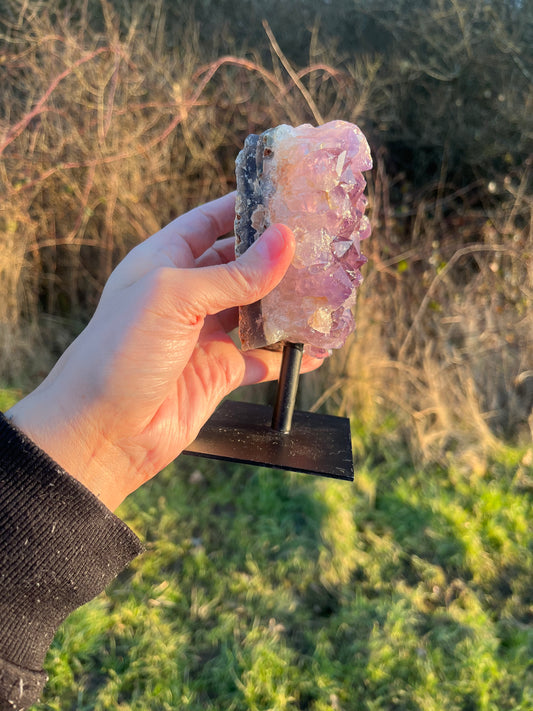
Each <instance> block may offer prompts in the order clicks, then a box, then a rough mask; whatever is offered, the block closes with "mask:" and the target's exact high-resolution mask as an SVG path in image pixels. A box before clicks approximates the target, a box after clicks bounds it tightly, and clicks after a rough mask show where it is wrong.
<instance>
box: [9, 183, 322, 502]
mask: <svg viewBox="0 0 533 711" xmlns="http://www.w3.org/2000/svg"><path fill="white" fill-rule="evenodd" d="M233 216H234V196H233V195H227V196H225V197H223V198H220V199H219V200H215V201H213V202H211V203H208V204H207V205H204V206H202V207H199V208H196V209H195V210H192V211H191V212H189V213H187V214H185V215H183V216H182V217H179V218H178V219H177V220H174V222H172V223H171V224H169V225H167V227H165V228H164V229H162V230H161V231H160V232H158V233H157V234H155V235H153V236H152V237H150V238H149V239H147V240H146V241H145V242H143V243H142V244H140V245H139V246H138V247H136V248H135V249H133V250H132V251H131V252H130V254H129V255H128V256H127V257H126V258H125V259H124V260H123V261H122V262H121V263H120V264H119V265H118V267H117V268H116V269H115V271H114V272H113V274H112V275H111V277H110V278H109V280H108V282H107V284H106V286H105V288H104V291H103V293H102V297H101V300H100V303H99V305H98V308H97V309H96V311H95V314H94V316H93V318H92V319H91V321H90V323H89V324H88V326H87V327H86V329H85V330H84V331H83V332H82V333H81V334H80V336H79V337H78V338H77V339H76V340H75V341H74V342H73V343H72V344H71V346H70V347H69V348H68V349H67V350H66V351H65V353H64V354H63V355H62V357H61V358H60V359H59V361H58V362H57V364H56V365H55V367H54V368H53V369H52V371H51V372H50V374H49V375H48V377H47V378H46V379H45V380H44V381H43V383H42V384H41V385H40V386H39V387H38V388H37V389H36V390H34V391H33V392H32V393H30V394H29V395H28V396H27V397H25V398H24V399H23V400H21V401H20V402H19V403H17V404H16V405H15V406H14V407H12V408H11V410H9V411H8V412H7V413H6V414H7V416H8V417H10V418H11V420H12V422H13V423H14V424H15V425H16V426H18V427H19V428H20V429H21V430H22V431H23V432H25V433H26V434H27V435H28V436H29V437H30V438H31V439H32V440H33V441H34V442H35V443H36V444H38V445H39V446H40V447H41V449H43V450H44V451H45V452H47V453H48V454H49V455H50V456H51V457H52V458H53V459H54V460H55V461H56V462H57V463H58V464H60V465H61V466H62V467H63V468H64V469H65V470H66V471H67V472H68V473H69V474H70V475H71V476H73V477H75V478H76V479H78V480H79V481H80V482H81V483H82V484H84V485H85V486H86V487H87V488H88V489H89V490H91V491H92V492H93V493H94V494H95V495H96V496H97V497H98V498H99V499H100V500H101V501H102V502H103V503H104V504H105V505H106V506H107V507H108V508H109V509H111V510H114V509H116V508H117V506H118V505H119V504H120V503H121V502H122V501H123V500H124V498H125V497H126V496H127V495H128V494H130V493H131V492H133V491H134V490H135V489H137V488H138V487H139V486H141V485H142V484H143V483H144V482H146V481H147V480H148V479H150V478H151V477H153V476H155V475H156V474H157V473H158V472H159V471H161V469H163V468H164V467H165V466H166V465H167V464H169V463H170V462H171V461H173V460H174V459H175V458H176V457H177V456H178V455H179V454H180V452H182V451H183V450H184V449H185V448H186V447H187V445H188V444H190V443H191V442H192V441H193V440H194V438H195V437H196V435H197V433H198V431H199V430H200V428H201V427H202V425H203V424H204V423H205V421H206V420H207V419H208V418H209V416H210V415H211V414H212V412H213V411H214V410H215V408H216V407H217V405H218V404H219V403H220V401H221V400H222V399H223V398H224V397H225V396H226V395H227V394H229V393H230V392H231V391H233V390H234V389H235V388H236V387H238V386H240V385H249V384H252V383H258V382H262V381H266V380H272V379H275V378H277V377H278V374H279V365H280V360H279V359H280V356H279V354H277V353H274V352H271V351H267V350H253V351H248V352H243V351H242V350H241V349H240V348H239V347H238V346H237V345H235V343H234V341H233V340H232V339H231V338H230V336H229V335H228V333H229V332H230V331H231V330H232V329H234V328H235V326H236V325H237V317H238V316H237V311H238V309H237V307H238V306H239V305H244V304H249V303H252V302H254V301H256V300H258V299H260V298H262V297H263V296H265V295H266V294H267V293H268V292H269V291H271V289H272V288H273V287H274V286H275V285H276V284H277V283H278V282H279V281H280V279H281V278H282V276H283V274H284V273H285V271H286V269H287V267H288V265H289V264H290V261H291V259H292V256H293V254H294V237H293V235H292V232H291V231H290V230H289V229H288V228H287V227H285V226H283V225H275V226H272V227H270V228H269V229H268V230H267V231H265V233H264V234H263V236H262V237H261V239H260V240H258V241H257V242H256V243H255V245H254V246H253V247H252V248H251V249H249V250H248V251H247V252H246V253H245V254H244V255H243V256H242V257H240V258H239V259H238V260H235V259H234V256H233V254H234V246H233V238H226V239H217V238H218V237H220V236H221V235H224V234H227V233H228V232H230V231H231V229H232V224H233ZM319 364H320V361H319V360H317V359H312V358H309V357H306V356H304V361H303V365H302V370H303V371H308V370H312V369H314V368H316V367H317V366H318V365H319Z"/></svg>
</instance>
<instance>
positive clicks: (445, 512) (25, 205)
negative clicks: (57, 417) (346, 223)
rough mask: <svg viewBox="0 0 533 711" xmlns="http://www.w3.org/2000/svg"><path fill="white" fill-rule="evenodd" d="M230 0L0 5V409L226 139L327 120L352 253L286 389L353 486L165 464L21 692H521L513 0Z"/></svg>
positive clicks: (205, 187)
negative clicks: (339, 341) (125, 555)
mask: <svg viewBox="0 0 533 711" xmlns="http://www.w3.org/2000/svg"><path fill="white" fill-rule="evenodd" d="M236 7H237V6H236V5H235V3H234V2H230V1H229V0H227V1H226V0H223V1H222V0H221V2H218V3H212V2H210V0H202V1H201V2H200V0H198V1H196V2H192V3H175V2H172V3H170V2H166V1H165V0H158V2H157V3H155V4H149V5H146V3H144V4H143V3H137V2H135V1H134V2H132V3H128V4H127V7H126V4H124V3H122V2H118V0H117V2H112V1H111V0H86V1H84V2H83V3H76V2H73V3H71V2H69V0H65V1H63V0H55V1H53V2H47V3H43V2H40V0H0V78H1V81H2V86H3V90H4V94H3V101H2V102H1V103H0V284H1V294H0V363H1V368H0V408H1V409H7V408H8V407H9V406H10V405H11V404H12V403H13V402H14V401H15V400H16V399H18V398H19V397H20V396H21V395H22V394H23V393H24V392H25V391H27V390H28V389H29V388H31V387H33V386H34V385H35V384H36V383H37V382H39V380H40V378H41V377H42V376H43V375H44V374H45V373H46V371H47V370H48V368H49V366H50V364H51V362H53V358H54V356H56V355H57V354H58V353H59V352H60V351H62V350H63V349H64V348H65V346H66V345H67V343H68V341H69V339H70V338H71V337H72V335H73V334H74V333H76V332H77V331H79V329H80V328H81V327H82V326H83V324H84V323H85V322H86V320H87V318H88V316H89V314H90V313H91V312H92V310H93V309H94V306H95V304H96V303H97V300H98V297H99V294H100V292H101V289H102V286H103V284H104V283H105V280H106V278H107V276H108V274H109V272H110V270H111V269H112V268H113V266H114V264H116V262H117V261H118V260H119V259H120V258H121V257H122V256H123V255H124V254H125V253H126V252H127V251H128V249H129V248H130V247H131V246H132V245H134V244H136V243H138V242H139V241H140V240H142V239H144V238H145V237H146V236H147V235H148V234H150V233H152V232H154V231H156V230H157V229H158V228H159V227H160V226H162V225H163V224H165V223H166V222H167V221H168V220H170V219H171V218H172V217H174V216H175V215H176V214H179V213H181V212H183V211H184V210H186V209H188V208H189V207H191V206H193V205H196V204H198V203H201V202H203V201H205V200H208V199H210V198H212V197H215V196H218V195H220V194H222V193H225V192H227V191H228V190H229V189H231V188H232V187H233V186H234V176H233V163H234V158H235V155H236V153H237V151H238V150H239V148H240V146H241V145H242V141H243V139H244V137H245V136H246V135H247V134H248V133H250V132H252V131H262V130H264V129H265V128H266V127H268V126H271V125H276V124H278V123H282V122H288V123H293V124H297V123H302V122H304V121H315V122H319V123H320V122H322V121H327V120H330V119H333V118H342V119H346V120H350V121H355V122H356V123H359V124H360V125H361V127H362V128H363V130H364V131H365V133H366V134H367V135H368V137H369V140H370V143H371V147H372V151H373V154H374V159H375V169H374V170H373V171H372V173H371V174H369V175H368V176H367V177H368V193H369V201H370V216H371V220H372V226H373V234H372V237H371V239H370V240H368V243H367V244H366V245H365V254H366V255H367V256H368V257H369V262H368V264H367V265H366V271H365V282H364V285H363V287H362V289H361V291H360V294H359V297H358V304H357V314H356V318H357V323H358V332H357V334H356V335H355V336H354V337H353V338H350V340H349V341H348V343H347V344H346V346H345V348H344V349H342V351H341V352H339V353H338V354H336V355H335V356H334V357H333V358H332V359H331V360H330V362H329V365H328V367H327V368H323V369H322V371H321V374H318V375H316V374H313V375H309V376H306V380H305V384H304V385H303V386H302V387H301V388H300V399H301V406H303V407H304V408H306V409H314V410H317V409H320V410H324V411H328V412H332V413H339V414H344V415H346V416H348V417H350V419H351V421H352V432H353V444H354V451H355V453H356V460H357V477H356V481H355V483H354V484H353V485H350V484H346V483H335V482H331V481H326V480H324V481H322V480H318V479H313V478H307V477H305V476H303V475H299V476H298V475H292V474H286V473H285V474H281V473H279V472H271V471H265V470H258V469H254V468H244V467H240V466H230V465H222V464H216V463H213V462H205V461H202V460H195V459H187V458H182V459H180V460H178V462H177V463H175V464H174V465H173V466H172V467H170V468H169V469H168V470H166V471H165V472H163V473H162V474H161V475H160V476H159V477H158V478H157V479H156V480H155V481H153V482H151V483H150V484H149V485H148V486H146V487H145V488H143V489H142V490H141V491H138V492H136V493H135V494H134V495H133V496H132V497H130V498H129V499H128V500H127V502H126V503H125V504H124V506H123V507H122V509H121V511H120V514H121V515H122V516H123V517H124V518H125V519H126V521H127V522H128V523H130V525H132V526H133V528H134V529H135V530H136V531H137V532H138V533H139V534H140V536H141V537H142V538H143V540H145V541H146V544H147V552H146V553H145V555H143V556H142V557H141V558H139V559H138V560H137V561H136V562H135V563H133V565H132V566H131V567H130V568H129V569H128V570H127V571H125V572H124V573H123V574H122V575H121V576H120V578H119V579H118V580H117V581H116V582H115V583H114V584H113V585H112V586H111V587H110V588H109V590H108V591H107V592H106V593H105V594H103V595H102V596H100V597H99V598H98V599H97V600H95V601H93V602H92V603H90V604H89V605H87V606H85V607H84V608H82V609H81V610H79V611H77V612H76V613H75V614H74V615H72V616H71V618H70V619H69V620H68V621H67V622H66V623H65V624H64V625H63V627H62V628H61V630H60V632H59V634H58V636H57V638H56V640H55V642H54V644H53V646H52V649H51V650H50V653H49V655H48V658H47V669H48V671H49V673H50V682H49V684H48V686H47V688H46V691H45V696H44V698H43V702H42V703H41V704H40V705H39V706H38V707H37V708H39V709H42V710H43V711H44V709H47V710H49V711H50V710H53V709H61V710H62V711H64V710H65V709H73V710H74V709H80V710H83V709H87V710H88V709H96V710H99V709H101V710H103V709H106V710H107V709H117V710H126V709H127V710H130V709H131V710H133V709H154V710H156V709H157V710H161V709H163V710H164V709H176V708H185V709H194V710H196V709H220V710H221V711H222V709H224V711H225V710H226V709H228V710H230V711H232V710H240V709H257V710H261V711H263V710H264V711H266V710H267V709H269V710H270V709H272V710H274V709H276V710H277V709H294V710H296V709H298V710H302V711H303V710H304V709H305V710H309V711H324V710H326V709H327V710H328V711H329V710H331V711H341V710H342V711H352V710H353V711H359V710H360V709H361V710H363V711H377V710H379V711H389V710H391V709H406V710H407V709H421V710H422V709H424V711H426V710H429V711H431V710H432V709H434V710H435V711H441V710H442V709H446V710H447V711H456V710H457V711H485V710H486V711H501V710H505V709H509V710H511V709H512V710H513V711H514V710H518V711H526V710H532V709H533V672H532V668H531V661H530V660H531V658H532V656H533V597H532V594H531V579H532V573H533V569H532V568H533V566H532V556H533V539H532V535H531V523H530V522H531V520H532V516H531V514H532V510H531V509H532V491H533V453H532V450H531V432H532V428H533V420H532V416H531V406H532V404H533V370H532V363H533V342H532V339H531V334H532V333H533V309H532V308H531V307H532V303H533V288H532V285H533V272H532V265H533V260H532V259H531V255H532V252H533V219H532V218H533V199H532V194H531V167H532V162H531V155H530V141H531V105H532V104H531V102H532V96H533V93H532V86H533V84H532V82H531V70H530V67H531V47H532V46H533V45H532V43H531V28H532V27H533V14H532V12H531V3H527V2H522V3H516V2H513V1H512V0H472V1H470V0H453V2H446V1H443V0H429V2H426V1H425V0H424V1H422V0H409V2H403V0H402V1H401V2H395V3H391V2H390V0H372V2H371V3H369V2H367V1H366V0H338V2H335V3H324V2H322V0H298V9H299V11H298V12H294V8H293V5H292V4H291V3H286V2H281V1H279V0H268V2H266V3H263V2H261V3H259V2H257V0H243V2H242V3H241V4H239V7H238V11H236V9H235V8H236ZM243 8H244V11H245V16H246V18H247V19H246V22H243V20H242V12H241V11H242V10H243ZM194 18H196V20H197V22H196V23H195V19H194ZM263 19H266V20H267V22H266V23H263V22H262V20H263ZM213 28H217V30H216V32H215V31H214V30H213ZM219 28H223V30H220V31H219ZM217 36H218V37H219V39H216V37H217ZM487 67H490V68H491V71H490V72H489V71H487ZM413 107H416V110H414V108H413ZM36 353H37V354H38V357H36ZM260 392H261V395H257V394H255V395H251V393H250V392H248V393H247V395H248V396H251V397H263V395H265V394H266V391H265V390H261V389H260ZM255 393H257V389H256V390H255Z"/></svg>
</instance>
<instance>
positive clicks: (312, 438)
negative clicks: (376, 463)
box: [184, 343, 354, 481]
mask: <svg viewBox="0 0 533 711" xmlns="http://www.w3.org/2000/svg"><path fill="white" fill-rule="evenodd" d="M302 353H303V345H302V344H301V343H287V344H286V345H285V346H284V349H283V357H282V362H281V369H280V375H279V380H278V389H277V394H276V401H275V403H274V407H273V408H272V407H270V406H268V405H257V404H255V403H248V402H236V401H234V400H225V401H224V402H223V403H222V404H221V405H220V406H219V407H218V409H217V410H216V412H215V413H214V414H213V416H212V417H211V418H210V419H209V420H208V421H207V422H206V424H205V425H204V427H203V428H202V430H201V431H200V433H199V435H198V437H197V438H196V440H195V441H194V442H193V443H192V444H191V445H190V446H189V447H188V448H187V449H186V450H185V451H184V454H191V455H194V456H200V457H208V458H211V459H224V460H229V461H234V462H242V463H245V464H255V465H258V466H266V467H272V468H275V469H285V470H289V471H297V472H304V473H306V474H316V475H319V476H326V477H333V478H335V479H345V480H348V481H353V478H354V470H353V456H352V443H351V432H350V422H349V420H348V419H347V418H345V417H333V416H331V415H321V414H317V413H311V412H302V411H297V410H295V403H296V395H297V391H298V380H299V374H300V365H301V361H302Z"/></svg>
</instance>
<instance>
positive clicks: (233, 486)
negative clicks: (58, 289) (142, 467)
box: [36, 445, 533, 711]
mask: <svg viewBox="0 0 533 711" xmlns="http://www.w3.org/2000/svg"><path fill="white" fill-rule="evenodd" d="M532 487H533V477H532V470H531V453H528V452H526V451H525V450H517V449H512V448H502V451H501V454H500V455H499V456H498V457H496V458H494V460H493V461H492V462H491V464H490V467H489V468H488V469H487V471H486V473H485V474H484V475H481V474H478V475H476V476H474V475H473V474H469V473H468V472H466V471H460V470H458V468H456V467H454V466H453V464H452V465H451V466H450V467H449V469H448V470H443V469H440V468H437V467H433V468H430V469H426V470H421V469H417V468H415V467H414V466H413V464H412V463H411V461H410V459H409V457H408V456H407V455H406V453H405V451H402V450H401V448H394V447H392V446H391V445H387V446H386V447H385V449H384V450H383V449H381V448H379V447H375V446H370V445H369V446H367V447H366V450H365V452H364V455H363V457H362V459H361V461H359V463H358V474H357V478H356V482H355V483H354V484H350V483H345V482H335V481H331V480H326V479H324V480H322V479H318V478H314V477H309V476H306V475H297V474H287V473H281V472H277V471H269V470H265V469H256V468H251V467H244V466H238V465H232V464H227V463H217V462H209V461H206V460H201V459H195V458H191V457H183V458H182V459H180V460H178V462H177V463H176V464H175V465H173V466H172V467H170V468H169V469H167V470H166V471H165V472H163V473H162V474H161V475H160V476H159V477H158V478H156V479H155V480H154V481H153V482H151V483H150V484H149V485H147V486H146V487H145V488H144V489H142V490H140V491H138V492H137V493H136V494H135V495H133V496H132V497H130V498H129V499H128V500H127V501H126V502H125V504H124V505H123V507H122V509H121V510H120V515H121V516H123V517H124V518H125V519H126V521H127V522H128V523H129V524H130V525H131V526H132V527H133V528H134V530H135V531H136V532H137V533H138V534H139V535H140V536H141V538H142V539H143V540H144V541H145V543H146V547H147V551H146V553H145V554H144V555H143V556H141V557H140V558H139V559H137V560H136V561H135V562H134V563H133V564H132V565H131V567H130V568H129V569H128V570H127V571H125V572H124V573H123V574H122V575H121V576H120V578H119V579H118V580H117V581H116V582H115V583H114V584H113V585H112V586H111V587H110V589H109V590H108V591H107V593H106V594H104V595H102V596H101V597H99V598H98V599H97V600H95V601H93V602H92V603H90V604H89V605H87V606H86V607H84V608H82V609H81V610H79V611H77V612H76V613H75V614H74V615H72V617H71V618H70V619H69V621H68V622H67V623H66V624H65V625H64V626H63V627H62V629H61V630H60V632H59V634H58V636H57V638H56V640H55V642H54V644H53V647H52V649H51V652H50V654H49V656H48V660H47V670H48V672H49V674H50V676H51V680H50V682H49V684H48V687H47V690H46V693H45V697H44V700H43V703H42V704H41V705H40V706H38V707H36V708H39V709H42V710H44V709H47V710H50V709H58V710H59V709H61V711H65V710H66V709H80V710H82V709H86V710H89V709H91V710H92V709H95V711H100V710H101V711H103V710H104V709H105V710H106V711H108V710H109V709H121V710H122V709H124V710H126V709H127V710H128V711H129V710H133V709H135V710H137V709H138V710H139V711H140V710H141V709H142V710H143V711H144V710H146V709H153V710H154V711H156V710H158V711H160V710H166V709H194V710H198V711H200V710H204V709H212V710H215V709H216V710H220V711H233V710H235V711H237V710H241V709H242V710H244V709H257V710H259V709H261V710H267V709H272V710H274V709H275V710H278V709H279V710H281V709H309V710H313V711H325V710H326V709H330V710H332V711H339V710H341V709H342V710H344V711H356V710H357V711H358V710H360V709H361V710H365V711H378V710H380V711H381V710H389V709H405V710H407V709H421V710H422V709H423V710H424V711H442V710H445V711H474V710H480V711H489V710H490V711H503V710H504V709H509V710H511V709H512V710H513V711H526V710H531V709H533V666H532V663H531V659H532V658H533V588H532V584H531V580H532V573H533V544H532V536H531V521H532V519H533V516H532V514H533V506H532V496H531V493H532Z"/></svg>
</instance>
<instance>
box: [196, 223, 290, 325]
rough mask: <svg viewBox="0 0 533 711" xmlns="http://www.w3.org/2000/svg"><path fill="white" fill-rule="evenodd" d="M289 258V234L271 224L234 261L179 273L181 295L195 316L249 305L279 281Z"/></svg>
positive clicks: (283, 226)
mask: <svg viewBox="0 0 533 711" xmlns="http://www.w3.org/2000/svg"><path fill="white" fill-rule="evenodd" d="M293 255H294V235H293V233H292V231H291V230H290V229H289V228H288V227H286V226H285V225H271V226H270V227H269V228H267V229H266V230H265V232H264V233H263V234H262V235H261V237H260V238H259V239H258V240H257V242H255V243H254V244H253V245H252V246H251V247H250V248H249V249H247V250H246V252H245V253H244V254H243V255H242V256H240V257H239V258H238V259H236V260H235V261H234V262H229V263H228V264H219V265H216V266H211V267H203V268H200V269H189V270H185V271H183V272H182V276H183V280H182V288H183V292H184V293H185V295H186V297H187V301H188V302H189V304H190V305H191V306H192V307H193V308H194V310H195V311H196V313H197V314H198V315H200V314H202V315H204V314H205V315H207V314H215V313H218V312H220V311H223V310H224V309H228V308H232V307H234V306H243V305H245V304H251V303H253V302H254V301H258V300H259V299H262V298H263V297H264V296H266V294H268V293H269V292H270V291H272V289H273V288H274V287H275V286H276V285H277V284H278V283H279V282H280V281H281V279H282V278H283V276H284V274H285V272H286V271H287V268H288V266H289V264H290V263H291V260H292V257H293ZM183 292H182V293H183Z"/></svg>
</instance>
